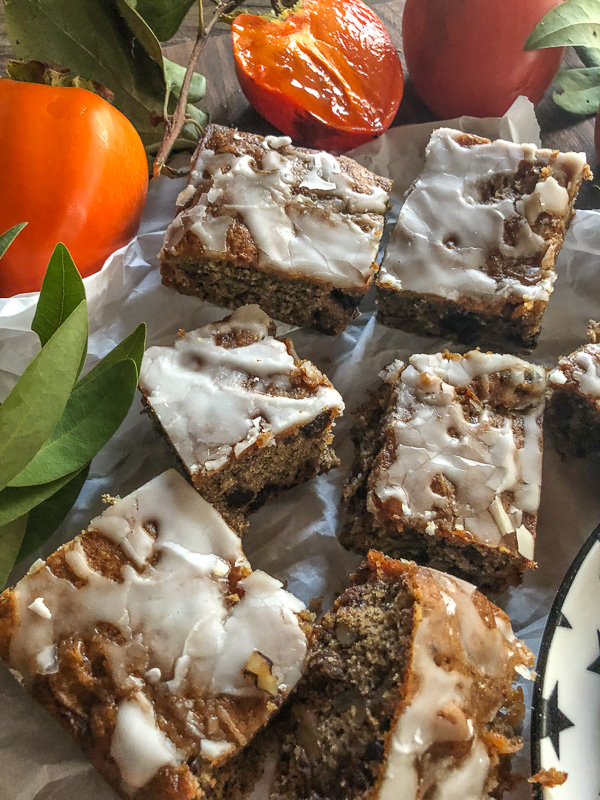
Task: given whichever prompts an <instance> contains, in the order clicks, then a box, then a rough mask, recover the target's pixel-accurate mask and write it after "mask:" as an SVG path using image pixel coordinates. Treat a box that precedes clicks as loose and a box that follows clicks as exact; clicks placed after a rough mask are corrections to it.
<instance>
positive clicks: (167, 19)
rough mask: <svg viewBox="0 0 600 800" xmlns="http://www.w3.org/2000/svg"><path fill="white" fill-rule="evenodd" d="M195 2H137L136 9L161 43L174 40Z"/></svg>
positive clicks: (140, 0) (145, 0)
mask: <svg viewBox="0 0 600 800" xmlns="http://www.w3.org/2000/svg"><path fill="white" fill-rule="evenodd" d="M194 2H195V0H137V2H135V9H136V11H137V12H138V14H140V16H142V17H143V18H144V19H145V20H146V22H147V23H148V25H149V26H150V27H151V28H152V30H153V31H154V33H155V34H156V37H157V38H158V39H159V40H160V41H161V42H166V41H168V40H169V39H172V38H173V36H175V34H176V33H177V31H178V30H179V28H180V26H181V23H182V22H183V20H184V18H185V15H186V14H187V13H188V11H189V10H190V8H191V7H192V6H193V5H194Z"/></svg>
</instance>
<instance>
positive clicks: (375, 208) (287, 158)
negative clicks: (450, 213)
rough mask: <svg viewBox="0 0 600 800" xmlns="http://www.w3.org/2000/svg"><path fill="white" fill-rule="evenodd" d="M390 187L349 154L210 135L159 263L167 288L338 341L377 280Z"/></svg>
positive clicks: (227, 133) (278, 140) (285, 141)
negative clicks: (253, 309) (251, 306)
mask: <svg viewBox="0 0 600 800" xmlns="http://www.w3.org/2000/svg"><path fill="white" fill-rule="evenodd" d="M390 189H391V181H389V180H388V179H387V178H381V177H379V176H377V175H373V174H372V173H371V172H369V171H368V170H366V169H364V168H363V167H361V166H360V165H359V164H357V163H356V162H355V161H353V160H352V159H349V158H346V157H344V156H340V157H338V158H336V157H335V156H332V155H330V154H329V153H325V152H318V151H315V150H307V149H305V148H301V147H294V146H293V145H292V143H291V139H289V138H288V137H286V136H280V137H275V136H267V137H262V136H255V135H253V134H249V133H241V132H237V131H234V130H231V129H229V128H222V127H220V126H217V125H209V126H208V127H207V129H206V132H205V135H204V138H203V139H202V141H201V142H200V144H199V146H198V149H197V151H196V154H195V156H194V159H193V162H192V172H191V174H190V179H189V182H188V186H187V188H186V189H184V191H183V192H182V193H181V195H180V197H179V200H178V204H179V211H178V213H177V216H176V217H175V219H174V221H173V223H172V224H171V225H170V227H169V229H168V231H167V234H166V238H165V242H164V245H163V248H162V251H161V254H160V258H161V273H162V280H163V283H164V284H165V285H167V286H172V287H174V288H175V289H177V291H179V292H181V293H182V294H190V295H195V296H197V297H200V298H202V299H204V300H210V301H211V302H213V303H217V304H218V305H221V306H224V307H225V308H237V307H238V306H240V305H244V304H248V303H257V304H258V305H260V306H261V308H262V309H263V310H264V311H266V312H267V313H268V314H270V315H271V316H273V317H275V318H276V319H280V320H282V321H284V322H289V323H292V324H294V325H301V326H314V327H315V328H318V329H319V330H321V331H323V332H325V333H339V332H340V331H342V330H344V328H345V327H346V325H347V324H348V322H349V320H351V319H352V317H353V316H354V315H355V314H356V308H357V306H358V304H359V302H360V300H361V298H362V297H363V295H365V294H366V293H367V291H368V290H369V287H370V286H371V283H372V281H373V276H374V274H375V271H376V270H377V264H376V262H375V257H376V255H377V250H378V247H379V240H380V238H381V234H382V231H383V217H384V214H385V211H386V209H387V203H388V197H389V192H390Z"/></svg>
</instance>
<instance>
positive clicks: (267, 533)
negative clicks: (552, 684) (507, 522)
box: [0, 98, 600, 800]
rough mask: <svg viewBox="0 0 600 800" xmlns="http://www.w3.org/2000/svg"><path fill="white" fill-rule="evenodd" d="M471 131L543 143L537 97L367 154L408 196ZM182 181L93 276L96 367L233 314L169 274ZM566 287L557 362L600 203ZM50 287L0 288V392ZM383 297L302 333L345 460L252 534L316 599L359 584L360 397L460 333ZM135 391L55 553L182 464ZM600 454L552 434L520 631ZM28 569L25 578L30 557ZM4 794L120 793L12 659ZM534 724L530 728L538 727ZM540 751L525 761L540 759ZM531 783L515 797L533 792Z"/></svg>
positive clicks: (595, 290)
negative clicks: (456, 132)
mask: <svg viewBox="0 0 600 800" xmlns="http://www.w3.org/2000/svg"><path fill="white" fill-rule="evenodd" d="M441 124H448V125H450V126H451V127H458V128H460V129H462V130H465V131H468V132H471V133H475V134H480V135H485V136H489V137H491V138H497V137H499V136H500V137H503V138H508V139H513V140H514V141H521V142H534V143H539V128H538V127H537V123H536V121H535V116H534V114H533V108H532V106H531V104H530V103H529V102H528V101H527V100H524V99H523V98H520V99H519V100H518V101H517V102H516V103H515V105H514V106H513V108H512V109H511V110H510V111H509V112H508V114H507V115H506V116H505V117H504V118H502V119H487V120H480V119H473V118H463V119H461V120H454V121H452V122H450V123H437V124H436V125H433V124H427V125H414V126H407V127H403V128H396V129H394V130H392V131H390V132H388V133H387V134H385V135H384V136H382V137H381V138H380V139H378V140H377V141H375V142H373V143H371V144H368V145H365V146H364V147H362V148H359V149H357V150H356V151H354V153H353V155H354V157H355V158H357V160H359V161H361V162H362V163H363V164H365V166H367V167H369V168H371V169H373V170H374V171H376V172H379V173H381V174H384V175H389V177H391V178H393V179H394V180H395V191H394V199H395V201H396V203H397V202H399V201H401V197H402V195H403V193H404V191H405V190H406V188H407V187H408V186H409V185H410V183H411V182H412V180H414V178H415V177H416V175H417V174H418V172H419V170H420V166H421V164H422V159H423V152H424V148H425V144H426V143H427V140H428V138H429V135H430V133H431V131H432V130H433V128H434V127H436V126H439V125H441ZM181 188H182V181H169V180H167V179H159V181H157V182H155V183H154V184H153V185H152V187H151V190H150V195H149V198H148V205H147V210H146V214H145V217H144V221H143V224H142V228H141V231H140V234H139V235H138V237H137V238H136V239H135V240H134V241H132V242H131V244H130V245H129V246H128V247H126V248H123V249H122V250H120V251H118V252H117V253H115V254H114V255H113V256H112V257H111V258H110V259H109V260H108V261H107V263H106V264H105V266H104V268H103V270H102V271H101V272H100V273H98V274H97V275H95V276H92V277H91V278H88V279H86V281H85V284H86V291H87V296H88V302H89V307H90V318H91V332H90V355H89V359H88V366H92V365H93V363H95V361H97V360H98V359H99V358H100V357H102V356H103V355H104V354H105V353H106V352H107V351H108V350H109V349H110V348H111V347H112V346H113V345H114V344H115V343H116V342H117V341H118V340H120V339H122V338H123V337H124V336H125V335H127V334H128V333H130V332H131V331H132V330H133V329H134V328H135V326H136V325H137V324H138V323H139V322H141V321H145V322H146V323H147V324H148V344H149V345H150V344H157V343H168V342H170V341H172V340H173V338H174V336H175V334H176V332H177V330H178V329H180V328H186V329H190V328H193V327H197V326H199V325H202V324H204V323H206V322H208V321H211V320H215V319H220V318H222V317H223V316H225V313H226V312H225V311H224V310H223V309H220V308H217V307H216V306H212V305H210V304H208V303H204V304H203V303H201V302H199V301H198V300H196V299H195V298H192V297H184V296H182V295H179V294H177V293H176V292H175V291H173V290H170V289H166V288H165V287H163V286H161V285H160V277H159V273H158V266H157V259H156V253H157V252H158V250H159V248H160V245H161V241H162V233H163V231H164V229H165V227H166V225H167V223H168V221H169V220H170V218H171V217H172V215H173V212H174V203H175V197H176V195H177V193H178V192H179V191H180V189H181ZM557 271H558V274H559V277H558V280H557V283H556V288H555V290H554V294H553V295H552V299H551V301H550V304H549V307H548V311H547V313H546V316H545V320H544V327H543V333H542V336H541V338H540V343H539V346H538V348H537V349H536V351H535V353H534V354H533V356H532V360H535V361H537V362H540V363H543V364H546V365H550V364H553V363H554V362H555V361H556V359H557V357H558V356H559V355H561V354H566V353H569V352H571V351H572V350H573V349H574V348H575V347H577V346H578V345H579V344H580V343H581V342H582V341H583V340H584V338H585V328H586V325H587V322H588V320H589V319H590V318H596V319H600V213H599V212H586V211H581V212H578V214H577V216H576V218H575V220H574V222H573V225H572V227H571V230H570V232H569V234H568V236H567V240H566V243H565V246H564V248H563V250H562V253H561V255H560V258H559V262H558V266H557ZM36 301H37V295H35V294H32V295H20V296H18V297H17V298H12V299H7V300H0V398H2V397H4V396H5V395H6V394H7V393H8V391H9V390H10V388H11V387H12V385H13V384H14V382H15V380H16V378H17V377H18V376H19V375H20V374H21V372H22V371H23V369H24V367H25V366H26V364H27V363H28V362H29V360H30V359H31V357H32V356H33V355H34V354H35V352H37V349H38V347H39V345H38V343H37V337H36V336H34V335H33V334H31V332H30V330H29V327H30V324H31V320H32V317H33V313H34V310H35V303H36ZM374 307H375V306H374V302H373V297H372V296H370V297H368V298H367V299H366V301H365V302H364V303H363V305H362V312H363V313H362V315H361V316H360V317H359V318H358V319H357V320H356V321H354V322H353V323H352V324H351V325H349V327H348V329H347V330H346V332H345V333H344V334H342V335H339V336H336V337H327V336H324V335H322V334H319V333H317V332H315V331H311V330H296V331H294V332H293V333H292V334H291V338H292V339H293V340H294V343H295V345H296V348H297V350H298V352H299V354H300V355H301V356H302V357H304V358H309V359H311V360H313V361H314V362H315V363H316V364H317V366H318V367H320V368H321V369H322V370H323V371H324V372H325V373H326V374H327V375H328V376H329V378H330V379H331V380H332V381H333V383H334V384H335V386H336V387H337V388H338V389H339V391H340V392H341V393H342V394H343V396H344V400H345V402H346V406H347V412H346V414H345V416H344V417H343V418H342V420H341V421H340V422H339V423H338V426H337V428H336V441H335V448H336V450H337V452H338V454H339V455H340V457H341V460H342V465H341V467H340V468H339V469H337V470H334V471H333V472H332V473H330V474H329V475H326V476H321V477H319V478H317V479H315V480H313V481H311V482H310V483H308V484H306V485H304V486H301V487H297V488H296V489H293V490H291V491H289V492H288V493H286V494H285V495H284V496H282V497H280V498H278V499H277V500H275V501H274V502H271V503H270V504H268V505H267V506H265V507H263V508H262V509H261V510H260V511H259V512H258V513H257V514H255V515H254V516H253V517H252V518H251V524H250V531H249V533H248V534H247V537H246V539H245V540H244V545H245V548H246V553H247V555H248V557H249V559H250V561H251V563H252V565H253V566H254V567H255V568H261V569H264V570H266V571H268V572H270V573H271V574H273V575H274V576H276V577H278V578H280V579H282V580H286V581H288V587H289V589H290V590H291V591H292V592H294V593H295V594H296V595H298V596H299V597H300V598H301V599H303V600H304V601H305V602H308V601H309V600H310V599H311V598H312V597H315V596H323V597H324V599H325V603H326V605H328V604H329V603H330V602H331V601H332V599H333V597H334V596H335V594H336V593H337V592H339V591H341V590H342V589H343V588H345V586H346V585H347V584H348V574H349V573H350V572H351V571H352V570H353V569H354V568H355V567H356V566H357V564H358V563H359V561H360V559H359V558H358V557H357V556H355V555H352V554H350V553H347V552H346V551H345V550H344V549H343V548H342V547H341V546H340V545H339V544H338V543H337V540H336V537H335V534H336V529H337V527H338V518H339V513H338V511H339V507H340V504H341V492H342V487H343V484H344V482H345V480H346V478H347V476H348V474H349V470H350V467H351V464H352V457H353V451H352V445H351V443H350V440H349V436H348V433H349V429H350V427H351V424H352V414H351V412H352V410H353V409H354V408H355V407H356V406H357V405H358V404H360V403H361V402H362V401H363V400H364V399H365V396H366V392H367V389H369V388H373V387H374V386H375V385H376V383H377V380H378V379H377V373H378V372H379V370H380V369H381V368H382V367H384V366H385V365H386V364H388V363H389V362H390V361H392V360H393V359H394V358H398V357H408V356H409V355H411V354H412V353H416V352H435V351H438V350H439V349H440V348H441V347H444V346H450V347H451V346H452V345H451V343H450V342H444V341H441V340H439V339H431V338H423V337H417V336H413V335H409V334H406V333H403V332H402V331H397V330H393V329H390V328H386V327H383V326H381V325H379V324H378V323H377V322H376V321H375V319H374V316H373V311H374ZM140 409H141V405H140V404H139V403H138V402H137V400H136V401H135V402H134V405H133V408H132V409H131V411H130V413H129V415H128V417H127V419H126V421H125V423H124V424H123V426H122V428H121V429H120V431H119V432H118V434H117V435H116V436H115V438H114V439H113V441H111V442H110V443H109V444H108V445H107V447H105V448H104V450H103V451H102V452H101V453H100V454H99V455H98V456H97V457H96V459H95V460H94V462H93V464H92V469H91V472H90V478H89V480H88V482H87V483H86V485H85V487H84V490H83V492H82V494H81V496H80V498H79V501H78V502H77V505H76V507H75V508H74V509H73V511H72V513H71V514H70V516H69V517H68V519H67V520H66V521H65V523H64V524H63V526H62V527H61V529H60V530H59V531H58V532H57V533H56V534H55V536H54V537H53V539H52V540H51V541H50V542H49V543H47V545H46V546H45V547H44V549H43V552H41V553H40V554H39V555H41V556H42V557H44V556H46V555H48V554H49V553H50V552H52V551H53V550H54V549H55V548H56V547H57V546H58V545H59V544H60V543H62V542H64V541H66V540H68V539H70V538H72V537H73V536H74V535H76V534H77V533H78V532H79V531H80V530H81V529H83V528H85V527H86V525H87V523H88V522H89V520H90V519H91V518H92V517H93V516H95V515H96V514H98V513H100V512H101V511H102V502H101V499H100V498H101V495H102V494H103V493H104V492H108V493H109V494H111V495H121V496H124V495H126V494H127V493H128V492H130V491H132V490H133V489H135V488H137V487H138V486H140V485H141V484H143V483H145V482H146V481H147V480H149V479H150V478H152V477H154V476H155V475H157V474H159V473H160V472H162V471H163V470H165V469H167V468H169V467H171V466H176V463H175V459H174V458H173V456H172V454H171V452H170V450H169V448H168V447H167V445H166V444H165V442H164V441H163V440H162V439H161V438H160V437H159V436H158V434H157V433H156V432H155V430H154V429H153V427H152V425H151V423H150V421H149V420H148V419H147V418H146V417H145V416H140ZM598 478H599V474H598V467H597V466H594V465H593V464H592V463H588V462H586V461H582V460H579V461H571V462H565V463H563V462H561V461H560V459H559V458H558V456H557V455H556V453H555V452H554V450H553V449H552V446H551V445H550V444H549V443H548V444H547V447H546V452H545V455H544V476H543V483H542V501H541V509H540V516H539V522H538V539H537V548H536V558H537V561H538V563H539V569H538V570H537V571H535V572H533V571H531V572H530V573H529V574H528V575H527V576H526V578H525V582H524V585H523V586H522V587H520V588H519V589H515V590H511V591H509V592H507V593H506V595H505V596H504V597H503V598H502V599H501V605H502V606H503V607H504V608H505V610H506V611H507V612H508V613H509V615H510V617H511V619H512V621H513V626H514V628H515V631H516V633H517V634H518V635H519V636H521V637H522V638H524V639H525V641H526V642H527V643H528V645H529V646H530V647H531V648H532V649H533V650H534V651H537V649H538V647H539V642H540V639H541V635H542V632H543V628H544V624H545V619H546V616H547V613H548V610H549V608H550V605H551V602H552V599H553V597H554V594H555V592H556V590H557V588H558V585H559V584H560V581H561V579H562V577H563V575H564V573H565V571H566V569H567V567H568V565H569V563H570V562H571V560H572V558H573V557H574V555H575V553H576V552H577V550H578V549H579V547H580V545H581V544H582V543H583V541H584V540H585V538H586V537H587V535H588V534H589V533H590V532H591V531H592V529H593V528H594V527H595V525H596V524H597V522H598V521H599V520H600V492H599V491H598ZM32 560H33V558H32V559H30V561H29V562H28V563H27V564H24V565H22V566H21V567H19V568H17V569H16V570H15V572H14V574H13V576H12V579H11V580H17V579H18V578H20V577H21V575H22V574H23V573H24V572H25V570H26V568H27V567H28V566H29V563H30V562H31V561H32ZM0 720H1V724H0V800H72V798H74V797H75V798H80V797H86V798H87V799H88V800H111V799H112V800H114V798H115V794H114V793H113V792H112V791H111V789H109V788H108V786H106V784H105V783H104V782H103V780H102V779H101V778H100V777H99V776H98V775H97V774H96V773H95V771H94V769H93V768H92V767H91V766H90V765H89V764H88V762H87V761H86V760H85V759H84V757H83V756H82V755H81V754H80V752H79V750H78V748H77V746H76V745H75V744H74V743H73V742H71V740H70V739H69V737H68V736H67V734H65V733H63V732H62V730H61V729H60V728H59V726H58V725H57V723H55V722H54V721H53V720H52V719H50V717H49V716H48V715H47V714H46V713H45V712H44V711H43V710H42V709H41V708H39V707H38V706H37V705H36V704H35V703H34V702H33V701H32V700H30V699H29V698H28V697H27V696H26V695H25V693H24V692H23V691H22V689H21V688H20V687H19V686H18V684H17V683H16V681H15V680H14V679H13V678H12V676H11V675H10V674H9V672H8V670H6V669H5V668H4V667H3V666H2V667H0ZM525 735H526V736H527V729H526V731H525ZM527 757H528V754H527V751H525V753H524V754H523V756H522V757H521V760H520V766H521V767H522V770H523V772H526V771H527V767H528V761H527ZM527 794H528V792H527V790H526V789H525V788H524V787H522V788H521V790H519V791H518V792H517V793H516V794H515V795H514V796H515V797H516V796H527Z"/></svg>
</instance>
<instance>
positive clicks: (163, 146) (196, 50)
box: [152, 0, 244, 178]
mask: <svg viewBox="0 0 600 800" xmlns="http://www.w3.org/2000/svg"><path fill="white" fill-rule="evenodd" d="M243 2H244V0H227V2H221V0H219V2H218V3H217V5H216V8H215V10H214V12H213V15H212V17H211V18H210V20H209V21H208V23H207V25H206V26H205V25H204V9H203V8H202V0H198V10H199V22H198V33H197V34H196V41H195V42H194V47H193V49H192V53H191V55H190V60H189V62H188V65H187V69H186V71H185V76H184V79H183V83H182V85H181V93H180V95H179V99H178V101H177V105H176V106H175V111H174V112H173V113H172V114H171V115H170V116H169V117H167V119H166V121H165V133H164V135H163V138H162V141H161V143H160V147H159V148H158V152H157V154H156V157H155V159H154V165H153V167H152V178H157V177H158V176H159V175H160V173H161V172H162V170H163V168H164V166H165V164H166V162H167V159H168V157H169V154H170V153H171V150H172V149H173V145H174V144H175V142H176V141H177V137H178V136H179V134H180V133H181V129H182V128H183V126H184V125H185V123H186V122H187V121H188V119H187V114H186V107H187V99H188V95H189V92H190V85H191V83H192V78H193V76H194V69H195V67H196V62H197V61H198V58H199V57H200V53H201V52H202V50H203V48H204V45H205V44H206V40H207V39H208V37H209V35H210V32H211V31H212V29H213V28H214V26H215V25H216V24H217V22H218V21H219V19H220V18H221V16H222V15H223V14H229V13H230V12H231V11H234V10H235V9H236V8H237V7H238V6H241V5H242V3H243Z"/></svg>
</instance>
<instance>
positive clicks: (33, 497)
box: [0, 470, 79, 528]
mask: <svg viewBox="0 0 600 800" xmlns="http://www.w3.org/2000/svg"><path fill="white" fill-rule="evenodd" d="M78 472H79V470H78ZM76 474H77V473H74V472H71V473H70V474H69V475H64V476H63V477H62V478H59V479H58V480H56V481H52V483H44V484H41V485H39V486H24V487H23V486H16V487H12V486H7V487H6V488H5V489H3V490H2V491H1V492H0V528H1V527H2V526H3V525H7V524H8V523H9V522H12V521H13V520H15V519H17V518H18V517H22V516H23V514H27V513H29V511H31V509H32V508H34V507H35V506H38V505H39V504H40V503H43V502H44V501H45V500H47V499H48V498H49V497H52V495H53V494H56V492H58V490H59V489H62V487H63V486H65V485H66V484H67V483H69V481H71V480H72V479H73V478H74V477H75V475H76Z"/></svg>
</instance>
